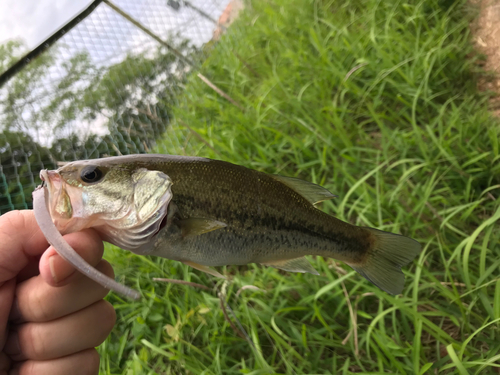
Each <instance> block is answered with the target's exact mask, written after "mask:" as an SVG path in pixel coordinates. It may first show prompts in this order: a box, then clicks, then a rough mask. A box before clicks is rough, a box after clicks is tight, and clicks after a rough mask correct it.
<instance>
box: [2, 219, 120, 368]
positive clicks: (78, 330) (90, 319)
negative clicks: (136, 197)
mask: <svg viewBox="0 0 500 375" xmlns="http://www.w3.org/2000/svg"><path fill="white" fill-rule="evenodd" d="M64 238H65V239H66V241H67V242H68V243H69V244H70V245H71V246H72V247H73V248H74V249H75V251H76V252H77V253H79V254H80V255H81V256H82V257H83V258H84V259H85V260H86V261H87V262H88V263H89V264H91V265H92V266H95V267H96V268H97V269H98V270H99V271H101V272H103V273H104V274H106V275H108V276H110V277H114V275H113V269H112V267H111V265H110V264H109V263H108V262H106V261H105V260H102V259H101V258H102V254H103V251H104V247H103V243H102V240H101V239H100V237H99V235H98V234H97V232H95V231H93V230H85V231H82V232H78V233H72V234H68V235H66V236H64ZM107 293H108V290H106V289H104V288H103V287H102V286H100V285H98V284H97V283H95V282H94V281H92V280H90V279H89V278H87V277H85V276H84V275H82V274H81V273H80V272H78V271H76V270H75V269H74V268H73V267H72V266H71V265H70V264H69V263H67V262H66V261H65V260H64V259H62V258H61V257H60V256H59V255H58V254H57V253H56V251H55V250H54V249H53V248H52V247H49V245H48V243H47V240H46V239H45V237H44V235H43V234H42V232H41V231H40V229H39V228H38V225H37V223H36V220H35V217H34V215H33V211H28V210H26V211H12V212H8V213H7V214H5V215H3V216H0V375H6V374H8V375H29V374H37V375H45V374H50V375H58V374H75V375H78V374H82V375H83V374H97V373H98V372H99V356H98V354H97V351H96V350H95V349H94V347H95V346H98V345H99V344H101V343H102V342H103V341H104V340H105V339H106V337H107V336H108V334H109V333H110V332H111V329H112V328H113V325H114V323H115V320H116V315H115V311H114V309H113V307H112V306H111V304H110V303H109V302H107V301H104V300H103V298H104V296H106V294H107Z"/></svg>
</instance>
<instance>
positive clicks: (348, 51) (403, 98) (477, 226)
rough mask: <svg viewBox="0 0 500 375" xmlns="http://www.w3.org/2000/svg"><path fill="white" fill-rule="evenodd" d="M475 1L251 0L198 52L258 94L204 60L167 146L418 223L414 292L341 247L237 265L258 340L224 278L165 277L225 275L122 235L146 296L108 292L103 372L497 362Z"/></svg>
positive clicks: (499, 347)
mask: <svg viewBox="0 0 500 375" xmlns="http://www.w3.org/2000/svg"><path fill="white" fill-rule="evenodd" d="M466 3H467V2H466V1H465V0H460V1H456V2H450V1H415V2H401V1H394V0H384V1H375V0H364V1H361V0H347V1H339V0H335V1H308V0H296V1H293V2H291V1H288V0H272V1H254V2H252V3H251V4H250V5H249V6H248V7H247V10H246V11H245V12H244V14H243V16H242V17H241V18H240V19H238V20H237V21H236V23H235V24H234V25H233V26H232V27H231V28H230V30H229V32H228V33H227V34H226V35H225V36H224V37H223V38H222V40H221V41H220V42H219V43H218V44H217V45H215V46H214V48H213V50H212V51H211V53H210V56H209V58H208V59H207V60H206V62H205V64H204V66H203V67H202V69H201V73H202V74H204V75H205V76H207V77H208V78H209V79H210V80H211V81H212V82H214V83H215V84H216V85H217V86H219V87H220V88H221V89H222V90H224V91H225V92H226V93H227V94H228V95H230V97H231V98H232V99H233V100H234V101H236V102H237V103H238V104H239V105H240V106H241V107H242V108H243V110H241V109H239V108H238V107H237V106H235V105H233V104H231V103H230V102H229V101H227V100H226V99H224V98H223V97H221V96H219V95H218V94H217V93H216V92H215V91H213V90H212V89H210V88H209V87H208V86H207V85H205V84H204V83H203V82H202V81H201V80H200V79H199V78H198V77H197V76H196V74H193V75H192V77H191V78H190V80H189V82H188V84H187V86H186V90H185V93H184V95H183V96H182V97H181V98H180V99H179V101H180V105H179V107H178V108H177V109H176V113H175V120H174V124H173V125H172V127H171V128H170V130H169V131H168V133H167V135H166V137H165V139H164V141H163V142H162V143H161V144H160V145H159V147H158V148H159V150H160V151H162V152H167V153H172V154H187V155H198V156H207V157H212V158H217V159H223V160H227V161H231V162H233V163H237V164H242V165H245V166H248V167H251V168H254V169H258V170H262V171H266V172H270V173H280V174H283V175H287V176H295V177H300V178H303V179H306V180H309V181H312V182H316V183H319V184H321V185H323V186H325V187H326V188H328V189H329V190H330V191H332V192H333V193H334V194H337V195H338V196H339V197H338V198H337V199H335V200H333V201H331V202H327V203H325V204H324V206H323V209H324V210H325V211H326V212H329V213H330V214H333V215H335V216H337V217H339V218H340V219H342V220H346V221H349V222H351V223H353V224H356V225H362V226H371V227H376V228H379V229H382V230H386V231H391V232H395V233H402V234H404V235H408V236H411V237H413V238H415V239H417V240H418V241H419V242H421V243H422V245H423V251H422V254H421V256H420V257H419V258H418V259H416V260H415V261H414V262H413V263H412V264H411V265H409V266H408V267H406V268H405V269H404V272H405V274H406V286H405V289H404V292H403V295H400V296H396V297H393V296H390V295H388V294H386V293H384V292H381V291H380V290H378V289H377V288H376V287H374V286H373V285H371V284H370V283H369V282H367V281H366V280H364V279H363V278H362V277H361V276H359V275H358V274H356V273H355V272H354V271H352V270H351V269H350V268H349V267H346V266H345V265H343V264H340V263H336V262H334V261H333V260H332V259H321V258H317V259H311V260H312V263H313V264H314V266H315V267H316V268H317V269H318V271H319V272H320V274H321V275H320V276H314V275H309V274H307V275H303V274H293V273H285V272H280V271H277V270H275V269H271V268H264V267H260V266H257V265H249V266H246V267H234V266H232V267H226V269H224V270H223V272H226V273H228V274H231V275H233V277H234V279H233V282H232V283H231V284H230V285H229V286H228V289H227V301H228V304H229V305H230V306H231V308H232V310H233V311H234V314H235V315H236V317H237V318H238V320H239V322H241V325H242V327H243V328H244V330H245V331H246V332H247V333H248V335H249V339H250V342H249V340H246V339H244V338H241V337H240V336H239V335H238V333H237V332H236V331H235V330H234V329H233V328H232V327H231V325H230V324H229V323H228V321H227V320H226V319H225V318H224V314H223V311H222V309H221V307H220V301H219V298H218V296H217V293H216V289H213V290H209V291H206V290H201V289H195V288H192V287H189V286H185V285H173V284H164V283H159V282H153V281H152V280H151V278H152V277H169V278H176V279H180V280H186V281H192V282H197V283H201V284H203V285H207V286H209V287H212V286H216V287H217V288H219V289H220V288H221V286H222V285H221V282H220V281H217V280H214V278H213V277H211V276H208V275H205V274H201V273H200V272H198V271H195V270H193V269H191V268H189V267H186V266H184V265H182V264H180V263H178V262H173V261H168V260H163V259H158V258H156V259H153V258H151V259H149V258H147V257H138V256H134V255H131V254H129V253H125V252H123V251H120V250H108V251H107V258H108V259H109V260H110V261H111V262H112V264H113V265H114V266H115V270H116V273H117V275H119V278H120V279H121V280H122V281H124V282H126V283H127V284H128V285H131V286H134V287H136V288H138V289H140V290H141V291H142V293H143V294H144V298H143V300H142V301H140V302H135V303H134V302H130V301H126V300H122V299H121V298H120V297H119V296H116V295H114V294H113V295H111V296H110V297H109V300H110V301H111V302H112V303H113V304H114V306H115V308H116V310H117V312H118V319H119V320H118V323H117V326H116V328H115V330H114V331H113V333H112V335H111V336H110V338H109V339H108V340H107V341H106V342H105V343H104V344H103V345H102V346H101V348H100V352H101V355H102V366H101V369H102V373H103V374H118V373H120V374H121V373H123V374H274V373H277V374H318V373H319V374H349V373H370V374H382V373H397V374H427V373H430V374H452V373H453V374H454V373H458V374H469V373H470V374H498V373H499V371H500V370H499V369H500V354H499V353H500V256H499V255H500V230H499V228H500V226H499V224H500V141H499V138H500V123H499V121H498V120H496V119H493V118H492V117H491V116H490V114H489V112H488V109H487V100H486V98H485V96H484V95H483V96H482V95H480V94H478V92H477V88H476V80H477V77H478V74H480V72H479V68H478V65H479V61H478V58H477V57H475V54H474V53H472V52H473V51H472V48H471V36H470V35H469V22H470V21H471V19H472V15H473V14H474V12H473V10H471V9H469V8H467V6H466ZM216 283H217V284H216ZM245 285H254V286H256V287H258V288H260V289H261V290H254V289H244V290H241V289H240V288H241V287H243V286H245ZM238 291H240V293H239V294H238V293H237V292H238ZM228 314H229V315H231V313H230V312H229V313H228ZM232 321H235V319H234V318H232Z"/></svg>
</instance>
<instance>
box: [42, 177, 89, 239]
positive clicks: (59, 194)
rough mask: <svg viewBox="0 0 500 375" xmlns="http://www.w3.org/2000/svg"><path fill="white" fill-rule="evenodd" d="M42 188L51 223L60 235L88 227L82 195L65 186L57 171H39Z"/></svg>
mask: <svg viewBox="0 0 500 375" xmlns="http://www.w3.org/2000/svg"><path fill="white" fill-rule="evenodd" d="M40 178H41V180H42V181H43V182H44V184H43V187H44V188H45V189H47V191H48V194H47V195H48V198H47V201H48V207H49V212H50V216H51V217H52V221H53V222H54V225H55V226H56V228H57V230H58V231H59V232H60V233H61V234H68V233H73V232H78V231H80V230H82V229H84V228H88V227H89V220H88V218H85V217H84V215H83V199H82V194H78V192H77V191H74V190H75V189H74V188H73V187H72V186H70V185H68V184H66V182H65V181H64V179H63V178H62V177H61V175H60V174H59V173H58V172H57V171H48V170H46V169H44V170H42V171H40Z"/></svg>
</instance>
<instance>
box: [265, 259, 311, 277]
mask: <svg viewBox="0 0 500 375" xmlns="http://www.w3.org/2000/svg"><path fill="white" fill-rule="evenodd" d="M261 264H262V265H264V266H270V267H274V268H279V269H281V270H284V271H288V272H301V273H306V272H307V273H312V274H313V275H319V273H318V271H316V270H315V269H314V268H313V266H311V264H310V263H309V262H308V260H307V259H306V258H304V257H300V258H294V259H284V260H274V261H272V262H264V263H261Z"/></svg>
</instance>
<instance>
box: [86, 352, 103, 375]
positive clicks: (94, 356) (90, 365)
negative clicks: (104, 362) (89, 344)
mask: <svg viewBox="0 0 500 375" xmlns="http://www.w3.org/2000/svg"><path fill="white" fill-rule="evenodd" d="M83 354H84V360H83V361H82V362H83V366H84V368H83V371H82V375H83V374H84V375H97V374H98V373H99V363H100V358H99V353H97V350H95V349H94V348H91V349H88V350H86V351H85V352H84V353H83Z"/></svg>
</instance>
